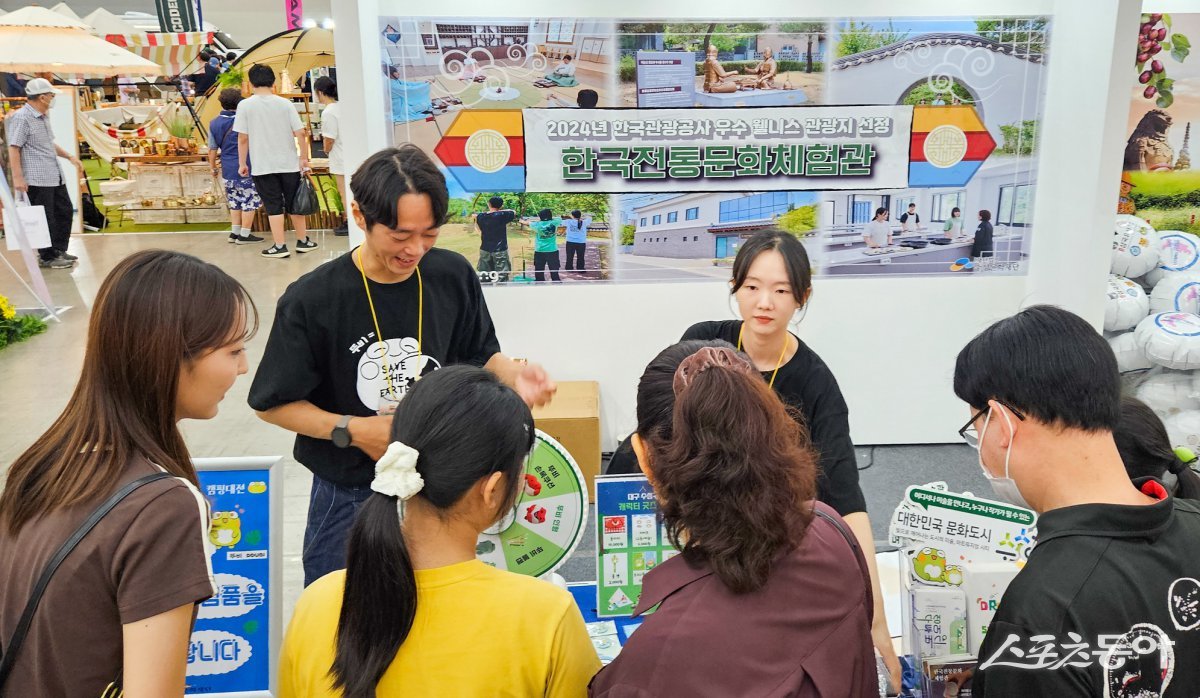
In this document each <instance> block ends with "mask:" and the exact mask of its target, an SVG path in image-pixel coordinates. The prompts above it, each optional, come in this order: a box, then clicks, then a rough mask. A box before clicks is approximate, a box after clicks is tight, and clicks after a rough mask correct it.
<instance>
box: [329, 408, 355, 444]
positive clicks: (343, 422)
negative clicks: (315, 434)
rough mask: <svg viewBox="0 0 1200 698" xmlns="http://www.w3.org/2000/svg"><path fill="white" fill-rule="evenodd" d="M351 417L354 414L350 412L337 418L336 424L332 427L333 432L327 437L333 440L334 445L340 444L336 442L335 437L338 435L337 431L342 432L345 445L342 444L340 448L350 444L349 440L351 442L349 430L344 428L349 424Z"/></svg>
mask: <svg viewBox="0 0 1200 698" xmlns="http://www.w3.org/2000/svg"><path fill="white" fill-rule="evenodd" d="M353 418H354V415H352V414H345V415H342V418H341V419H339V420H338V422H337V425H335V426H334V427H333V432H332V433H330V435H329V438H330V440H331V441H333V442H334V445H335V446H340V444H338V443H337V439H336V438H335V437H336V436H337V435H338V432H341V433H344V434H345V435H346V445H345V446H342V448H347V447H349V446H350V442H351V439H350V432H349V431H348V430H347V429H346V427H348V426H350V420H351V419H353Z"/></svg>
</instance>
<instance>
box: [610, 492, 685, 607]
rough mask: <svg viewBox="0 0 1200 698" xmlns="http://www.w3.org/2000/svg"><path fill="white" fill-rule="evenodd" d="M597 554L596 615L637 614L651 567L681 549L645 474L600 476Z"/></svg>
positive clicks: (669, 557) (676, 553)
mask: <svg viewBox="0 0 1200 698" xmlns="http://www.w3.org/2000/svg"><path fill="white" fill-rule="evenodd" d="M596 554H597V560H596V615H597V616H598V617H600V618H612V617H617V616H629V615H632V614H633V608H634V606H636V605H637V601H638V598H639V597H641V595H642V579H643V578H645V576H646V573H647V572H649V571H650V570H652V569H654V568H655V567H657V566H658V565H659V563H662V562H665V561H667V560H669V559H671V558H672V557H674V556H675V555H678V554H679V551H677V550H676V549H675V547H674V546H672V545H671V542H670V541H669V540H667V530H666V528H665V527H663V526H662V525H660V523H659V520H658V500H657V499H655V498H654V489H653V488H652V487H650V483H649V482H648V481H647V480H646V478H645V477H642V476H628V477H626V476H604V477H598V478H596Z"/></svg>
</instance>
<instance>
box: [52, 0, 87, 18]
mask: <svg viewBox="0 0 1200 698" xmlns="http://www.w3.org/2000/svg"><path fill="white" fill-rule="evenodd" d="M50 11H51V12H57V13H58V14H60V15H63V16H64V17H70V18H71V19H73V20H76V21H79V22H82V21H83V18H82V17H80V16H79V15H77V14H75V10H72V9H71V6H70V5H68V4H67V3H65V2H60V3H58V4H57V5H55V6H54V7H51V8H50Z"/></svg>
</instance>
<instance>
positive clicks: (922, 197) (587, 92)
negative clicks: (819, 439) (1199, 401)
mask: <svg viewBox="0 0 1200 698" xmlns="http://www.w3.org/2000/svg"><path fill="white" fill-rule="evenodd" d="M378 26H379V35H378V36H379V38H378V41H379V47H380V56H381V65H380V75H381V79H382V80H383V81H384V82H385V89H386V91H387V94H388V95H389V96H390V100H389V111H390V122H391V133H390V136H391V141H392V142H393V143H396V144H399V143H405V142H408V143H414V144H416V145H417V146H418V147H420V148H422V149H423V150H424V151H425V152H427V153H428V154H429V155H430V156H431V158H433V159H434V161H435V162H436V163H437V165H438V166H439V167H440V168H441V170H442V171H443V172H444V173H445V175H446V179H447V185H448V188H449V191H450V197H451V201H450V211H449V216H448V220H447V222H446V224H445V225H443V226H442V228H441V233H440V235H439V240H438V244H439V246H442V247H444V248H446V249H451V250H454V251H457V252H459V253H461V254H462V255H463V256H465V257H466V258H467V259H468V260H469V261H471V262H472V264H473V265H475V266H476V268H477V269H478V270H479V273H480V279H481V281H483V282H484V283H488V284H538V283H557V282H562V283H580V282H603V281H628V282H646V281H701V280H712V281H719V282H725V281H727V280H728V278H729V267H730V266H731V264H732V262H733V259H734V258H735V257H736V256H737V253H738V250H739V249H741V247H742V245H743V244H744V243H745V241H746V240H748V239H750V238H751V237H753V236H754V235H755V234H756V233H760V232H764V231H783V232H786V233H790V234H792V235H794V236H796V237H797V238H798V239H800V241H801V242H802V243H803V244H804V245H805V247H806V249H807V251H808V254H809V257H810V259H811V260H812V262H813V267H814V272H815V273H816V274H819V275H826V276H862V275H877V274H882V275H914V274H919V275H956V274H957V275H962V274H965V275H968V276H979V275H987V274H1021V273H1024V272H1025V271H1026V270H1027V268H1028V263H1029V251H1030V249H1031V248H1032V245H1031V239H1032V235H1033V220H1032V212H1033V199H1034V194H1035V191H1036V185H1037V169H1038V168H1037V156H1038V132H1039V128H1038V126H1039V123H1040V119H1041V118H1042V104H1043V93H1044V90H1045V81H1046V76H1045V61H1046V35H1047V32H1048V30H1049V20H1048V18H1046V17H1036V16H1035V17H989V16H969V17H937V18H904V17H883V18H854V19H839V18H763V19H761V20H759V21H754V22H744V21H735V20H720V19H716V20H708V21H703V22H685V21H644V20H625V19H621V18H616V17H614V18H602V17H601V18H597V17H590V18H578V19H572V18H557V17H556V18H538V17H520V16H516V17H503V16H495V17H452V18H451V17H447V18H437V17H408V16H403V17H402V16H383V17H380V18H379V25H378ZM1177 44H1178V45H1182V43H1180V42H1177ZM1165 87H1168V85H1163V84H1160V85H1159V86H1158V88H1156V89H1164V88H1165ZM493 201H494V202H496V205H495V206H493V205H492V202H493ZM576 212H578V214H579V215H578V216H576V215H575V213H576ZM485 240H486V241H487V242H486V246H488V247H492V248H495V249H496V250H498V251H500V252H502V253H504V254H501V255H499V256H497V255H496V254H494V252H493V251H492V250H491V249H488V250H484V249H482V248H483V247H485V242H484V241H485Z"/></svg>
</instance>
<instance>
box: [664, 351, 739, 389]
mask: <svg viewBox="0 0 1200 698" xmlns="http://www.w3.org/2000/svg"><path fill="white" fill-rule="evenodd" d="M714 366H721V367H724V368H728V369H731V370H734V371H737V372H739V373H748V374H753V373H754V370H755V369H754V365H753V364H751V363H750V361H749V360H747V359H746V357H744V356H742V355H741V354H739V353H738V352H736V351H734V350H733V349H729V348H727V347H704V348H703V349H700V350H699V351H697V352H696V353H695V354H692V355H691V356H689V357H687V358H686V359H684V360H683V361H682V362H680V364H679V368H677V369H675V379H674V381H672V384H671V387H672V389H674V391H675V395H676V396H678V395H679V393H681V392H683V389H684V388H686V387H687V386H688V385H689V384H691V382H692V381H693V380H695V378H696V376H698V375H700V374H701V373H704V372H705V371H707V370H708V369H710V368H713V367H714Z"/></svg>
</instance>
